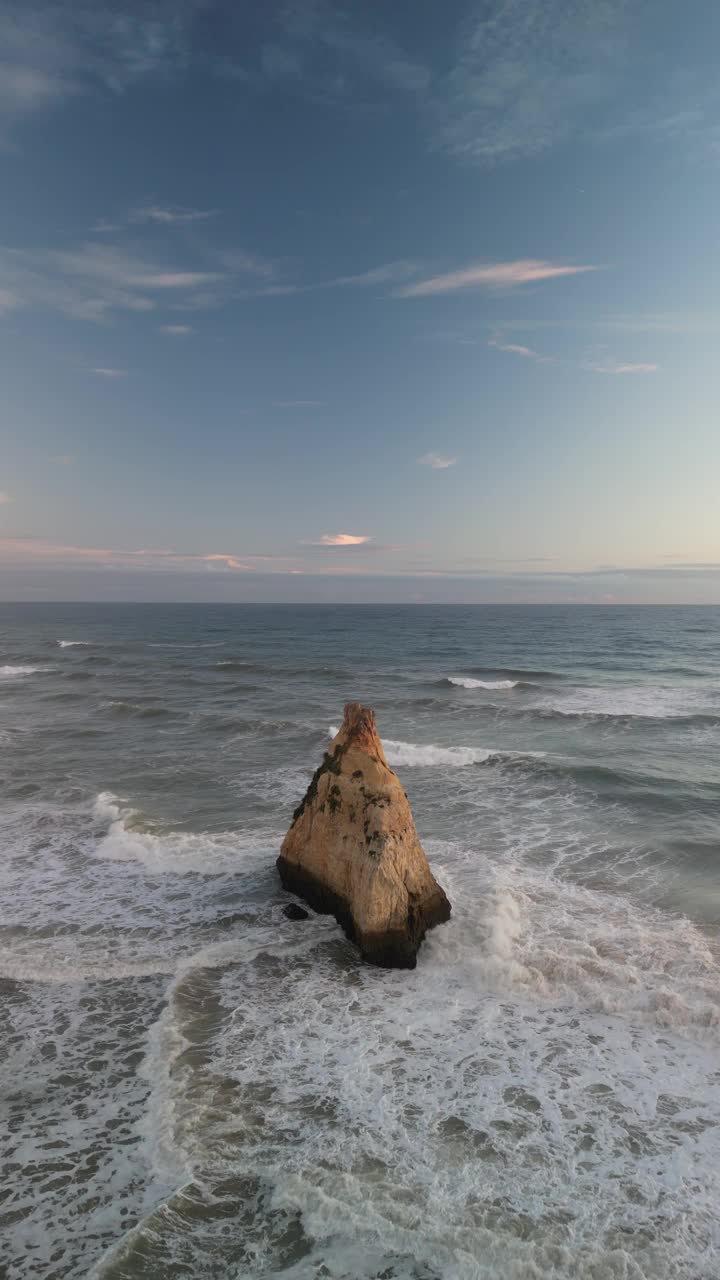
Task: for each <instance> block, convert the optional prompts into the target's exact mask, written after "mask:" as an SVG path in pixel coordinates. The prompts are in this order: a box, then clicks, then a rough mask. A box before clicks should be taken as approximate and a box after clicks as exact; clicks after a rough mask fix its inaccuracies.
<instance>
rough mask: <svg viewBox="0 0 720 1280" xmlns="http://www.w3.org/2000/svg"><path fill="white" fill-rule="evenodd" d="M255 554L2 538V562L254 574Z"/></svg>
mask: <svg viewBox="0 0 720 1280" xmlns="http://www.w3.org/2000/svg"><path fill="white" fill-rule="evenodd" d="M252 560H253V557H244V558H243V557H240V556H238V555H235V554H233V553H232V552H224V551H187V552H185V551H173V550H167V549H165V548H161V549H155V548H145V547H143V548H140V549H139V550H126V549H121V548H120V549H118V548H111V547H83V546H77V545H76V544H74V543H62V542H52V541H50V540H49V539H46V538H0V563H3V564H6V565H7V564H19V565H23V564H44V565H55V564H63V565H88V566H96V567H104V568H125V569H138V570H146V571H148V572H150V571H152V570H160V569H164V570H168V571H177V570H181V569H200V570H201V569H203V568H204V569H207V570H212V569H215V570H232V571H234V572H243V573H251V572H253V568H254V566H253V564H252V563H249V561H252Z"/></svg>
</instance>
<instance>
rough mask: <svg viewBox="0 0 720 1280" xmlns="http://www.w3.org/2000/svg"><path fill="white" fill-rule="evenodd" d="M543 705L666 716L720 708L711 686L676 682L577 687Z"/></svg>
mask: <svg viewBox="0 0 720 1280" xmlns="http://www.w3.org/2000/svg"><path fill="white" fill-rule="evenodd" d="M541 705H542V706H544V707H547V708H549V709H552V710H553V711H556V712H558V713H559V714H560V715H565V716H586V715H590V716H593V715H596V716H631V717H639V718H642V719H649V720H666V719H673V718H676V717H678V716H691V715H696V714H698V713H701V712H703V711H707V710H709V711H710V712H720V706H719V705H718V702H717V701H715V702H714V703H711V704H710V705H708V691H707V689H703V690H697V689H693V688H688V689H683V688H681V687H678V686H677V685H674V686H672V687H670V686H664V685H618V686H616V687H615V688H613V687H612V686H597V687H595V686H588V687H586V688H577V689H574V690H572V691H568V693H566V694H563V695H562V696H560V697H558V696H557V695H556V696H554V697H552V698H547V699H544V700H543V702H542V703H541Z"/></svg>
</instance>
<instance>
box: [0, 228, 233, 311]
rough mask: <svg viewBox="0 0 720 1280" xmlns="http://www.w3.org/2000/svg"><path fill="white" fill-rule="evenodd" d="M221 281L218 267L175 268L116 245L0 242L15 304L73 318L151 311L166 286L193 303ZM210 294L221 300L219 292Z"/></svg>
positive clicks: (0, 264) (6, 286)
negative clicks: (38, 246) (32, 246)
mask: <svg viewBox="0 0 720 1280" xmlns="http://www.w3.org/2000/svg"><path fill="white" fill-rule="evenodd" d="M223 283H224V277H223V276H222V275H221V274H220V273H219V272H216V271H197V270H186V269H184V268H178V267H177V266H176V265H175V264H172V263H169V262H167V261H165V260H164V259H160V258H156V257H152V258H151V257H148V256H147V255H140V254H137V253H135V252H134V251H132V250H130V249H126V248H124V247H122V246H117V245H108V244H95V243H85V244H81V245H79V246H77V247H75V248H71V249H46V250H28V249H8V248H0V286H1V287H2V288H3V290H6V291H7V292H8V293H10V294H11V295H12V296H13V299H14V305H15V306H17V307H33V308H42V309H45V310H50V311H59V312H61V313H62V314H64V315H66V316H70V317H72V318H73V319H82V320H91V321H100V320H104V319H107V317H108V316H109V315H110V314H111V313H112V312H113V311H138V312H142V311H152V310H153V309H154V308H155V307H156V306H157V303H158V298H157V296H156V295H158V294H161V295H162V294H165V293H167V292H171V293H173V294H177V295H179V296H180V297H181V300H182V302H183V303H188V304H192V302H193V301H194V300H195V299H196V298H197V297H198V296H207V290H208V289H211V288H212V289H215V290H216V291H217V290H218V289H220V287H221V286H222V285H223ZM212 297H213V301H215V302H217V301H218V300H219V294H218V293H217V292H215V293H214V294H213V295H212Z"/></svg>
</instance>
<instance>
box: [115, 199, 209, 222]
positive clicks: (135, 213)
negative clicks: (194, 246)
mask: <svg viewBox="0 0 720 1280" xmlns="http://www.w3.org/2000/svg"><path fill="white" fill-rule="evenodd" d="M216 213H217V210H216V209H183V208H181V207H180V206H179V205H176V206H175V207H170V208H167V207H165V208H164V207H163V206H162V205H157V204H151V205H146V206H145V207H144V208H141V209H133V210H132V212H131V213H130V215H129V219H128V221H129V222H139V223H143V222H151V223H155V225H156V226H161V227H172V226H175V225H176V224H177V223H180V224H182V223H187V222H205V221H206V220H207V219H208V218H213V217H215V215H216Z"/></svg>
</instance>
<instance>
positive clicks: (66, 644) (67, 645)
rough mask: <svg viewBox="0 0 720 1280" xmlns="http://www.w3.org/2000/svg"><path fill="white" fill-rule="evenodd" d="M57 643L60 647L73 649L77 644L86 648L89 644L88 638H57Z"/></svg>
mask: <svg viewBox="0 0 720 1280" xmlns="http://www.w3.org/2000/svg"><path fill="white" fill-rule="evenodd" d="M57 644H58V646H59V648H60V649H75V648H77V646H78V645H82V647H83V648H87V647H88V646H89V644H90V641H89V640H58V641H57Z"/></svg>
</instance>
